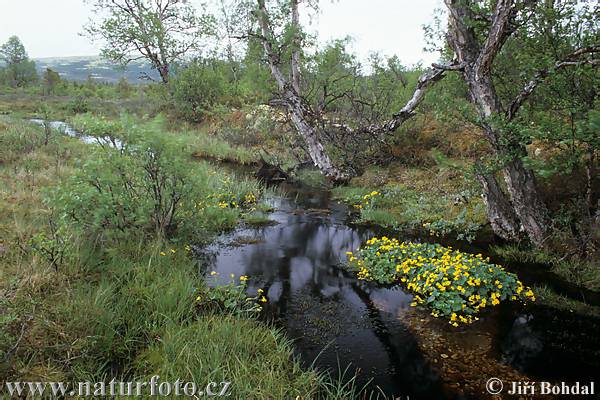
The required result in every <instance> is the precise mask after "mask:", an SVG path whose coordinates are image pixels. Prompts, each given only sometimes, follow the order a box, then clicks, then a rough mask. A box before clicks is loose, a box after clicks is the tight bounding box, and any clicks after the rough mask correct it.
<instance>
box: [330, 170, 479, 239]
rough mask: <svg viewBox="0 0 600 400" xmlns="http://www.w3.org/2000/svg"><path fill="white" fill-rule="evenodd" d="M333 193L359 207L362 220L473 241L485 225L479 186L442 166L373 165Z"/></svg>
mask: <svg viewBox="0 0 600 400" xmlns="http://www.w3.org/2000/svg"><path fill="white" fill-rule="evenodd" d="M333 193H334V196H335V197H336V198H337V199H339V200H341V201H343V202H345V203H347V204H349V205H350V206H351V207H352V208H353V209H354V210H355V212H356V214H357V222H359V223H365V224H375V225H379V226H383V227H386V228H392V229H395V230H400V231H406V230H409V231H419V232H425V233H427V234H429V235H432V236H453V237H455V238H457V239H459V240H473V239H474V238H475V236H476V235H477V234H478V233H479V232H480V231H481V229H482V228H483V227H484V226H485V224H486V216H485V206H484V204H483V202H482V201H481V198H480V197H479V193H478V190H477V188H476V187H475V186H473V185H472V184H470V183H469V182H468V180H467V179H465V178H464V175H463V174H462V173H460V172H458V171H456V170H453V169H447V168H445V167H444V166H442V165H434V166H431V167H429V168H414V167H407V166H402V165H400V164H392V165H390V166H389V167H386V168H382V167H372V168H370V169H369V170H367V171H366V172H365V174H364V175H363V176H361V177H359V178H355V179H353V180H352V182H351V183H350V184H349V185H348V186H340V187H336V188H334V190H333Z"/></svg>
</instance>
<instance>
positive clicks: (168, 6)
mask: <svg viewBox="0 0 600 400" xmlns="http://www.w3.org/2000/svg"><path fill="white" fill-rule="evenodd" d="M93 4H94V10H95V12H96V14H97V16H98V18H97V20H96V21H92V22H91V23H90V24H89V25H87V26H86V33H87V34H88V36H90V37H91V38H92V39H101V40H102V41H103V45H104V47H103V48H102V55H103V56H104V57H105V58H107V59H109V60H113V61H115V62H118V63H120V64H122V65H127V64H128V63H130V62H131V61H134V60H138V59H143V58H145V59H147V60H148V61H149V62H150V63H151V64H152V66H153V67H154V68H155V69H156V70H158V72H159V74H160V76H161V78H162V81H163V83H167V82H168V81H169V70H170V69H171V68H172V66H173V63H174V62H176V61H177V60H179V59H181V58H183V57H184V56H189V55H190V52H191V51H193V50H197V49H199V46H200V42H201V39H202V38H203V37H204V36H205V35H206V34H208V33H210V32H211V31H212V24H213V19H212V17H211V16H210V15H208V14H203V15H202V16H201V17H198V16H197V15H196V13H195V10H194V8H193V6H192V5H191V4H190V3H188V2H183V1H166V0H159V1H156V2H155V1H148V0H140V1H135V2H129V1H123V0H118V1H107V0H95V1H94V2H93Z"/></svg>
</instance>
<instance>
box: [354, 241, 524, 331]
mask: <svg viewBox="0 0 600 400" xmlns="http://www.w3.org/2000/svg"><path fill="white" fill-rule="evenodd" d="M348 256H349V261H350V266H351V268H352V269H354V270H355V271H356V272H357V275H358V278H359V279H364V280H374V281H376V282H379V283H388V284H389V283H400V284H402V285H403V286H406V288H408V290H410V291H412V292H413V293H415V297H414V298H415V301H414V302H413V303H412V304H411V305H413V306H417V305H419V304H422V305H424V306H427V307H429V308H431V309H432V312H431V314H432V315H433V316H434V317H440V316H441V317H445V318H448V319H449V320H450V321H449V322H450V324H451V325H453V326H458V324H459V323H471V322H473V321H475V320H477V319H478V318H477V317H476V315H477V313H479V311H481V310H482V309H484V308H486V307H487V306H490V305H491V306H495V305H497V304H499V303H500V302H501V301H503V300H522V301H524V302H525V301H527V300H531V301H535V296H534V294H533V292H532V291H531V289H530V288H528V287H525V286H523V284H522V283H521V282H520V281H519V280H518V279H517V276H516V275H515V274H512V273H509V272H506V271H505V270H504V268H503V267H501V266H499V265H494V264H491V263H490V262H489V259H488V258H483V256H482V255H481V254H477V255H475V256H474V255H472V254H467V253H462V252H460V251H457V250H452V248H451V247H443V246H441V245H439V244H429V243H410V242H408V243H399V242H398V240H397V239H388V238H387V237H385V236H384V237H382V238H381V239H378V238H376V237H375V238H372V239H370V240H368V241H367V242H366V246H364V247H362V248H360V249H359V250H358V252H357V254H356V255H355V254H353V253H352V252H349V253H348Z"/></svg>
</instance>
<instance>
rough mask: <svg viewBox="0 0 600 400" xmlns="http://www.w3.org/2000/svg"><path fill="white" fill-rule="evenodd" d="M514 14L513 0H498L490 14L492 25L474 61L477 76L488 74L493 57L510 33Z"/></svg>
mask: <svg viewBox="0 0 600 400" xmlns="http://www.w3.org/2000/svg"><path fill="white" fill-rule="evenodd" d="M515 15H516V7H515V6H514V0H499V1H498V3H497V4H496V8H495V9H494V14H493V15H492V26H491V27H490V30H489V32H488V36H487V38H486V40H485V43H484V44H483V47H482V48H481V51H480V52H479V56H478V57H477V61H476V62H475V71H476V73H477V76H484V75H487V74H489V72H490V69H491V66H492V63H493V61H494V58H495V57H496V55H497V54H498V52H499V51H500V49H501V48H502V45H503V44H504V42H505V41H506V39H508V37H509V36H510V35H511V34H512V32H513V30H512V29H511V25H512V22H513V20H514V17H515Z"/></svg>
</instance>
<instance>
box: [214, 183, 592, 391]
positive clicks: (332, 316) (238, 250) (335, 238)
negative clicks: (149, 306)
mask: <svg viewBox="0 0 600 400" xmlns="http://www.w3.org/2000/svg"><path fill="white" fill-rule="evenodd" d="M272 202H273V204H272V205H273V207H274V208H275V210H276V211H274V212H273V213H272V214H271V215H270V218H271V219H272V220H273V221H275V222H277V223H276V224H274V225H271V226H266V227H261V228H241V229H238V230H237V231H235V232H233V233H230V234H227V235H224V236H223V237H221V238H220V239H219V240H218V241H217V242H215V243H214V244H213V245H211V246H210V247H209V248H208V249H206V250H207V253H208V254H211V258H210V259H211V261H210V265H209V267H208V269H207V271H204V273H207V272H208V271H211V270H215V271H217V272H218V273H219V276H218V278H217V282H219V281H220V282H227V281H228V280H229V276H230V274H232V273H233V274H235V275H236V276H239V275H248V276H249V277H250V279H249V285H248V288H249V289H248V291H249V294H255V293H257V290H258V289H259V288H261V289H263V290H264V292H265V293H266V295H267V297H268V299H269V302H268V304H267V306H266V312H267V314H268V315H269V316H271V317H272V318H273V319H274V320H275V323H276V324H278V325H280V326H282V327H283V328H284V329H285V330H286V332H287V334H288V336H289V337H291V338H292V339H294V340H295V349H296V352H297V354H298V355H299V356H300V358H301V359H302V360H303V361H304V362H305V363H306V364H314V365H315V366H317V367H318V368H320V369H322V370H329V371H331V372H332V373H333V374H334V376H338V375H339V374H340V372H341V371H344V370H345V369H346V368H348V371H347V372H348V373H349V374H353V373H354V372H358V384H359V386H362V385H368V388H369V390H372V391H375V392H378V393H384V394H386V395H388V396H410V397H411V398H415V399H421V398H422V399H437V398H446V399H447V398H459V396H458V395H456V394H454V393H453V392H452V390H448V388H447V385H444V383H443V382H442V379H441V377H440V376H439V375H438V373H436V372H435V371H434V369H433V368H432V363H431V360H430V359H429V358H430V357H429V358H428V357H427V356H426V355H425V354H423V353H421V351H420V350H419V347H418V346H417V338H416V337H415V335H414V333H411V330H409V329H408V327H407V326H406V325H405V323H404V320H403V319H404V318H403V317H404V315H405V313H406V312H407V311H408V310H409V309H411V307H410V306H409V304H410V302H411V299H412V296H411V295H410V294H408V293H406V292H404V291H402V290H401V289H399V288H387V287H381V286H377V285H375V284H372V283H365V282H363V281H359V280H357V279H356V278H355V277H354V276H353V275H352V274H349V273H348V272H347V271H345V270H344V269H343V268H340V263H342V262H344V261H345V259H346V254H345V253H346V251H350V250H355V249H356V248H357V247H359V246H360V244H361V243H362V242H363V241H365V240H366V239H368V238H369V237H371V236H373V232H371V231H369V230H367V229H360V228H350V227H349V225H348V210H347V209H346V207H344V206H342V205H340V204H338V203H336V202H332V201H330V200H329V194H328V193H327V192H310V191H307V190H302V189H301V190H297V189H293V188H292V189H290V193H289V195H288V196H287V197H276V198H274V199H273V200H272ZM496 308H497V309H499V310H495V311H494V314H493V315H488V316H484V317H483V318H482V320H483V321H482V322H481V323H480V324H479V326H477V327H476V326H475V325H477V324H475V325H473V326H471V327H468V328H466V329H471V330H473V332H475V333H473V332H467V333H463V334H462V335H458V334H456V335H455V336H456V337H457V340H458V341H459V343H461V341H462V344H464V346H465V347H469V345H470V342H472V341H476V340H477V335H479V334H483V335H486V336H488V337H491V338H492V348H493V352H494V353H495V354H494V355H493V358H494V359H495V360H497V363H499V364H500V363H505V364H511V365H513V366H514V367H515V368H516V369H518V370H522V371H525V372H528V373H533V374H536V375H537V376H542V377H547V378H548V379H550V378H556V379H564V380H567V379H575V378H578V377H582V378H583V377H586V378H590V377H595V375H596V373H595V370H596V369H595V368H596V366H597V365H598V362H597V359H596V361H594V360H592V361H590V360H589V359H586V356H585V354H578V353H579V352H578V351H576V350H575V351H570V350H569V349H568V346H573V347H578V346H579V347H581V348H586V346H585V344H584V345H583V346H582V344H581V343H580V342H581V340H582V337H581V335H576V336H575V337H573V338H571V341H575V342H577V343H569V339H568V338H567V336H568V330H567V331H566V332H565V331H564V330H563V329H562V328H561V327H562V326H564V325H563V323H564V322H565V319H564V318H565V316H562V317H561V316H560V313H558V314H557V313H556V312H555V310H544V309H538V310H536V309H535V308H533V309H528V310H523V309H515V308H514V307H511V306H505V307H496ZM532 313H534V314H536V315H538V317H534V316H533V315H532ZM425 316H426V314H425ZM554 317H558V318H562V321H553V320H552V318H554ZM566 317H570V319H567V320H566V321H569V320H573V319H574V316H573V315H571V316H566ZM486 321H487V322H486ZM571 323H573V321H572V322H571ZM590 323H592V324H596V323H597V322H596V321H592V322H590V321H586V322H585V323H584V324H583V325H585V326H584V327H583V329H584V330H587V331H589V332H590V334H589V335H588V336H589V337H587V338H584V339H583V340H587V341H588V342H587V349H589V348H592V349H593V350H594V351H596V353H597V350H598V346H597V345H594V343H595V335H596V332H597V330H595V329H594V326H595V327H596V328H597V327H600V324H597V325H593V326H592V327H590V326H589V325H590ZM549 326H554V330H555V331H558V332H555V333H556V335H555V336H556V337H551V338H548V334H547V332H548V331H549ZM441 329H443V330H448V329H452V328H449V327H445V326H444V327H443V328H441ZM580 329H581V328H580ZM580 329H579V332H581V330H580ZM477 331H479V332H477ZM482 331H483V332H482ZM565 335H566V336H565ZM553 340H554V341H558V351H557V349H555V348H552V345H553V343H552V341H553ZM462 344H461V345H462ZM554 344H555V343H554ZM549 345H550V346H549ZM565 345H566V347H565ZM554 347H556V346H554ZM561 348H562V350H561ZM563 350H566V351H563ZM586 351H589V350H586ZM590 356H592V355H591V354H590V355H589V356H588V357H587V358H589V357H590ZM548 363H554V365H552V364H548ZM348 366H349V367H348ZM473 368H475V369H476V368H477V360H475V363H474V366H473ZM348 376H349V375H347V377H348ZM488 378H489V377H483V376H482V383H483V382H485V380H487V379H488Z"/></svg>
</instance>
